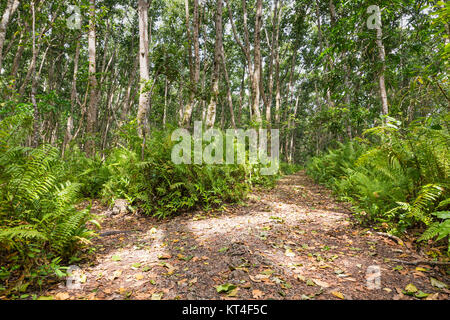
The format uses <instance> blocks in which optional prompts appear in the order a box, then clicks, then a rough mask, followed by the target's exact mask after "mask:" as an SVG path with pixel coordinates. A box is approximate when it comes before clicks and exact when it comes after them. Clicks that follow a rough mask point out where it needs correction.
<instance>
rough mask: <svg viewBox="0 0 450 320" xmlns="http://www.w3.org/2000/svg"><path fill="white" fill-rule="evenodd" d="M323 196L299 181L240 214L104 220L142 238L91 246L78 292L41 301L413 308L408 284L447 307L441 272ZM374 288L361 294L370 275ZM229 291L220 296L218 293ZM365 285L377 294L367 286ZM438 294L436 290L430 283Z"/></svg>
mask: <svg viewBox="0 0 450 320" xmlns="http://www.w3.org/2000/svg"><path fill="white" fill-rule="evenodd" d="M329 195H330V191H329V190H326V189H325V188H323V187H321V186H318V185H317V184H315V183H313V182H312V180H311V179H310V178H309V177H307V176H306V175H305V173H304V172H299V173H297V174H295V175H292V176H287V177H284V178H283V179H281V180H280V181H279V182H278V184H277V186H276V188H274V189H273V190H270V191H261V192H254V193H252V194H251V195H250V196H249V198H248V200H247V201H246V203H245V205H233V206H228V207H227V209H226V210H225V211H223V212H219V213H217V212H216V213H204V212H194V213H189V214H183V215H181V216H177V217H175V218H173V219H170V220H167V221H157V220H155V219H152V218H148V217H136V216H122V217H114V218H106V217H105V219H104V220H103V222H102V224H103V226H104V228H103V229H104V231H109V230H139V231H136V232H132V233H127V234H118V235H114V236H108V237H104V238H101V239H98V240H97V241H95V245H96V246H97V248H98V249H97V251H96V254H95V258H94V259H93V261H92V262H91V263H88V264H85V265H82V266H80V267H81V269H82V272H83V274H84V275H83V277H82V279H83V280H82V283H81V289H80V290H68V289H67V287H65V284H59V285H57V286H56V287H55V288H53V289H51V290H48V292H46V293H45V295H53V296H54V297H56V298H60V299H415V298H413V297H410V296H407V295H404V294H403V293H402V290H404V289H405V287H406V286H407V285H408V284H410V283H412V284H414V286H415V287H416V288H417V289H418V290H421V291H423V292H425V293H428V294H430V296H429V297H428V298H433V299H448V298H449V291H448V289H445V288H444V289H438V288H436V287H434V286H432V285H431V283H430V277H433V278H435V279H438V280H439V281H440V282H438V284H439V283H440V284H441V285H442V283H441V282H444V283H447V285H448V283H449V278H448V277H446V276H445V273H444V272H443V271H442V269H441V270H440V269H439V268H437V267H435V268H433V267H430V266H425V265H424V266H420V267H423V269H422V268H420V267H419V268H418V270H417V269H416V267H417V266H408V265H402V266H399V264H398V263H393V262H389V261H388V260H387V259H402V260H407V261H414V260H416V259H418V258H421V259H423V257H419V256H418V254H417V253H416V252H415V251H413V248H412V247H411V245H408V244H405V245H400V244H398V243H397V242H395V241H393V240H391V239H388V238H385V237H383V236H380V235H378V234H375V233H374V232H373V231H372V232H370V231H368V230H367V229H362V228H361V227H359V226H357V225H355V224H354V223H352V220H351V214H350V211H348V209H346V208H345V207H344V205H343V204H339V203H336V202H335V201H333V200H332V199H331V198H330V197H329ZM370 266H375V267H371V268H372V269H369V270H375V271H374V272H376V270H377V269H376V268H379V270H380V272H381V278H380V280H381V286H380V288H379V289H373V290H370V289H369V288H368V287H367V279H366V277H367V269H368V268H369V267H370ZM227 283H229V284H232V285H234V286H236V288H235V289H233V287H227V288H224V290H226V289H230V290H228V292H225V293H223V292H222V293H218V292H217V290H216V287H217V286H219V285H224V284H227ZM370 283H373V284H374V285H376V280H375V279H374V280H373V281H371V282H370ZM434 284H435V285H436V283H434Z"/></svg>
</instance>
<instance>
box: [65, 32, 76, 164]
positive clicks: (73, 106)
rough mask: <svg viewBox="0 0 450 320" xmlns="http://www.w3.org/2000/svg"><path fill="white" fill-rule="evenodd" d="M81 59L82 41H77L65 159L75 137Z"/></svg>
mask: <svg viewBox="0 0 450 320" xmlns="http://www.w3.org/2000/svg"><path fill="white" fill-rule="evenodd" d="M79 59H80V39H79V38H78V40H77V47H76V49H75V58H74V59H73V78H72V92H71V94H70V114H69V117H68V118H67V126H66V133H65V136H64V143H63V147H62V157H63V158H64V154H65V151H66V149H67V146H68V145H69V144H70V141H72V138H73V135H72V131H73V113H74V111H75V105H76V103H77V78H78V61H79Z"/></svg>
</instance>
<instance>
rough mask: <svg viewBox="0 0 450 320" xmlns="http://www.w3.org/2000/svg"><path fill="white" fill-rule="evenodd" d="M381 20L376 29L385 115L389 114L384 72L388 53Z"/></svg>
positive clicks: (382, 103)
mask: <svg viewBox="0 0 450 320" xmlns="http://www.w3.org/2000/svg"><path fill="white" fill-rule="evenodd" d="M381 28H382V27H381V20H380V25H379V24H376V30H377V40H376V43H377V47H378V57H379V59H380V62H381V70H380V75H379V84H380V97H381V106H382V112H383V115H388V114H389V107H388V100H387V93H386V85H385V79H384V74H385V72H386V53H385V50H384V45H383V30H382V29H381Z"/></svg>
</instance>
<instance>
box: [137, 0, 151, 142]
mask: <svg viewBox="0 0 450 320" xmlns="http://www.w3.org/2000/svg"><path fill="white" fill-rule="evenodd" d="M148 8H149V3H148V2H147V0H139V2H138V15H139V70H140V73H139V75H140V91H139V109H138V113H137V123H138V128H139V135H140V136H141V137H143V136H144V135H145V132H146V130H147V128H146V127H147V113H148V109H149V107H150V92H149V90H148V82H149V80H150V75H149V66H148V51H149V49H148V45H149V42H148Z"/></svg>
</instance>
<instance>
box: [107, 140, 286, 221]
mask: <svg viewBox="0 0 450 320" xmlns="http://www.w3.org/2000/svg"><path fill="white" fill-rule="evenodd" d="M170 133H171V132H170V131H167V132H158V131H154V132H153V133H152V135H151V137H149V138H148V139H147V142H146V147H145V149H144V153H143V154H144V160H142V159H141V152H142V150H140V149H138V150H130V149H127V148H124V147H120V148H117V149H115V150H113V151H112V152H111V154H110V155H109V156H108V157H107V159H106V161H105V164H104V166H105V168H107V170H108V172H109V176H110V178H109V180H108V181H107V182H106V183H105V184H104V185H103V189H102V196H103V198H104V199H107V200H111V199H117V198H125V199H127V200H128V201H129V202H131V203H133V204H135V205H137V206H138V207H139V210H141V211H142V212H144V213H146V214H149V215H153V216H156V217H159V218H165V217H167V216H170V215H172V214H175V213H177V212H182V211H185V210H188V209H191V208H195V207H201V208H203V209H206V210H208V209H210V208H212V207H215V206H219V205H221V204H223V203H227V202H236V201H239V200H241V199H242V198H243V197H244V196H245V195H246V194H247V192H248V191H249V190H250V189H251V187H253V186H255V185H262V186H265V187H270V186H273V185H274V183H275V180H276V178H277V177H278V175H275V176H263V175H261V174H259V171H260V168H261V166H260V165H250V164H233V165H208V164H202V165H197V164H174V163H173V162H172V159H171V156H172V148H173V146H174V144H175V143H176V142H173V141H171V134H170ZM136 145H139V144H136ZM285 167H286V168H287V166H285Z"/></svg>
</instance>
